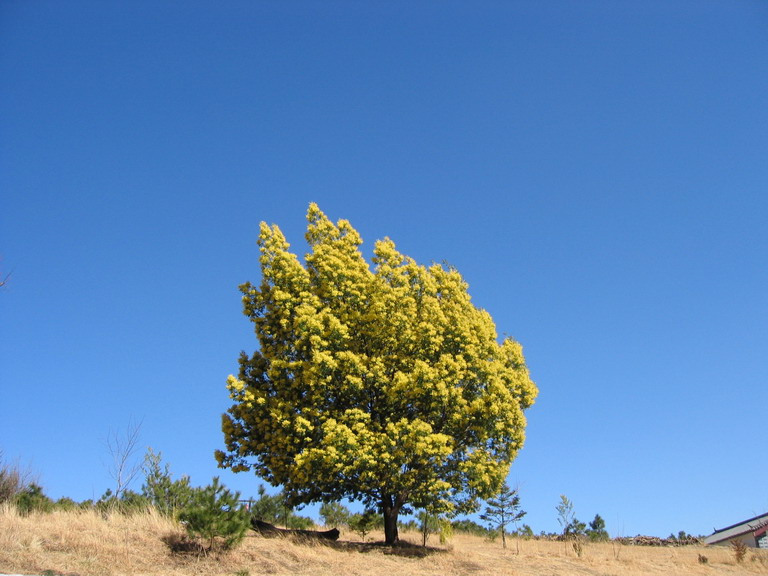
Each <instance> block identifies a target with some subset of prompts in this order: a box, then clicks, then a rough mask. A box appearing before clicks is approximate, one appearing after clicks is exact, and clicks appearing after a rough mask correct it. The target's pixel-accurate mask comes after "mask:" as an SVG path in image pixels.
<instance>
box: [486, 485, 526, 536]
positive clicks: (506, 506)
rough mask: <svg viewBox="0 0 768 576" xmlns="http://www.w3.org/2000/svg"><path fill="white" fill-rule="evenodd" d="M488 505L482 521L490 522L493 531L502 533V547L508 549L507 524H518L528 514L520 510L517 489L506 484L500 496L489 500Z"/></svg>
mask: <svg viewBox="0 0 768 576" xmlns="http://www.w3.org/2000/svg"><path fill="white" fill-rule="evenodd" d="M487 503H488V506H486V508H485V514H482V515H481V516H480V519H481V520H485V521H486V522H488V524H489V525H490V527H491V528H492V529H495V530H499V531H500V532H501V545H502V547H503V548H506V547H507V538H506V535H505V528H506V527H507V524H509V523H510V522H514V523H516V522H518V521H519V520H520V519H521V518H522V517H523V516H525V514H526V512H524V511H523V510H521V509H520V496H519V495H518V494H517V489H515V490H512V489H510V487H509V485H508V484H507V483H506V482H505V483H504V485H503V486H502V487H501V491H500V492H499V494H498V495H497V496H496V497H495V498H491V499H490V500H487Z"/></svg>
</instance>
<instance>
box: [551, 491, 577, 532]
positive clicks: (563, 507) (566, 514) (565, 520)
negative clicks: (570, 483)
mask: <svg viewBox="0 0 768 576" xmlns="http://www.w3.org/2000/svg"><path fill="white" fill-rule="evenodd" d="M555 510H557V522H558V524H560V526H562V527H563V536H568V531H569V529H570V528H571V524H572V523H573V520H574V513H573V502H571V501H570V500H569V499H568V498H567V497H566V495H565V494H560V504H558V505H557V506H556V507H555Z"/></svg>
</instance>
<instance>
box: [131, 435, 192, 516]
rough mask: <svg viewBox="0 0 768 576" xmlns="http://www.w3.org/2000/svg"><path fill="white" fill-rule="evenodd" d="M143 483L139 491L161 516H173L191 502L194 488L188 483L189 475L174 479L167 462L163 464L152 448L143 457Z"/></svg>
mask: <svg viewBox="0 0 768 576" xmlns="http://www.w3.org/2000/svg"><path fill="white" fill-rule="evenodd" d="M142 468H143V470H144V485H143V486H142V487H141V493H142V495H143V496H144V498H145V499H146V500H147V502H148V503H149V504H150V505H151V506H154V507H155V509H156V510H157V511H158V512H160V514H162V515H163V516H167V517H169V518H174V517H176V515H177V514H178V513H179V511H181V510H183V509H184V508H185V507H187V506H189V505H190V504H191V503H192V499H193V496H194V489H193V488H192V486H190V484H189V476H182V477H181V478H180V479H178V480H174V479H173V478H172V476H171V469H170V466H169V465H168V464H165V465H163V462H162V454H161V453H160V452H158V453H155V452H154V451H153V450H152V448H150V449H149V450H147V454H146V456H145V457H144V465H143V467H142Z"/></svg>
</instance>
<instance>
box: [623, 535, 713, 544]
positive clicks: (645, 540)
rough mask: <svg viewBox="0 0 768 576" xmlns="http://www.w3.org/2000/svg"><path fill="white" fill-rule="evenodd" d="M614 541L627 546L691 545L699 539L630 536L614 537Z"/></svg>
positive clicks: (688, 537) (698, 541)
mask: <svg viewBox="0 0 768 576" xmlns="http://www.w3.org/2000/svg"><path fill="white" fill-rule="evenodd" d="M615 540H616V542H620V543H621V544H626V545H628V546H692V545H696V544H701V540H699V539H698V538H694V537H693V536H686V537H685V538H659V537H658V536H632V537H625V538H616V539H615Z"/></svg>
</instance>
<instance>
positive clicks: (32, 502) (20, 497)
mask: <svg viewBox="0 0 768 576" xmlns="http://www.w3.org/2000/svg"><path fill="white" fill-rule="evenodd" d="M13 502H14V503H15V504H16V509H17V510H18V512H19V514H21V515H22V516H28V515H29V514H31V513H32V512H50V511H52V510H53V500H51V499H50V498H48V496H46V495H45V494H44V493H43V489H42V487H41V486H39V485H38V484H35V483H34V482H32V483H31V484H29V485H28V486H27V487H26V488H24V489H23V490H22V491H21V492H19V493H18V494H17V495H16V498H15V499H14V501H13Z"/></svg>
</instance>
